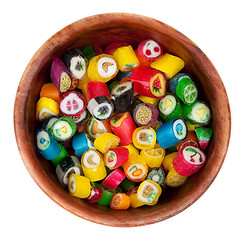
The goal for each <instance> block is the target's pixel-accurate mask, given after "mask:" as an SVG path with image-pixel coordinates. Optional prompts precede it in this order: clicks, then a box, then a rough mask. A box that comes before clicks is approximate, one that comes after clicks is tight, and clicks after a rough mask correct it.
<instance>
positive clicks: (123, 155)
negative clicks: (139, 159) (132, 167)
mask: <svg viewBox="0 0 244 240" xmlns="http://www.w3.org/2000/svg"><path fill="white" fill-rule="evenodd" d="M128 157H129V150H128V149H127V148H125V147H117V148H110V149H109V151H108V152H106V153H105V155H104V164H105V166H107V167H108V168H109V169H114V168H117V167H120V166H121V165H122V164H124V163H125V162H126V161H127V160H128Z"/></svg>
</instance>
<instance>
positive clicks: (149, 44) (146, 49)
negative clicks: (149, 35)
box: [138, 39, 163, 60]
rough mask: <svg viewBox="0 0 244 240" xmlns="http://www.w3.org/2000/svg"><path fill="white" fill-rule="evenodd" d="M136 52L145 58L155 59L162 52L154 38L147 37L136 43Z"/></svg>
mask: <svg viewBox="0 0 244 240" xmlns="http://www.w3.org/2000/svg"><path fill="white" fill-rule="evenodd" d="M138 53H139V54H140V56H141V57H142V58H145V59H147V60H156V59H157V58H158V57H159V56H160V55H162V54H163V51H162V47H161V46H160V45H159V44H158V43H157V42H156V41H154V40H152V39H148V40H145V41H142V42H140V43H139V45H138Z"/></svg>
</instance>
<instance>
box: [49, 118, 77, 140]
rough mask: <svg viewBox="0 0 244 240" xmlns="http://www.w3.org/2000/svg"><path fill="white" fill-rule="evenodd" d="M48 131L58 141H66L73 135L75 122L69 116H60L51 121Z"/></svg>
mask: <svg viewBox="0 0 244 240" xmlns="http://www.w3.org/2000/svg"><path fill="white" fill-rule="evenodd" d="M49 131H50V133H51V134H52V135H53V137H54V138H55V139H57V140H58V141H66V140H68V139H69V138H71V137H73V136H74V134H75V132H76V124H75V121H74V120H73V119H72V118H71V117H68V116H62V117H60V118H58V119H57V120H56V121H55V122H54V123H53V125H52V127H51V128H50V130H49Z"/></svg>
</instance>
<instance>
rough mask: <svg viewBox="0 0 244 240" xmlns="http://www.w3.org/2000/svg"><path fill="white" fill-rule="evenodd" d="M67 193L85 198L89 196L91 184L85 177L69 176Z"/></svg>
mask: <svg viewBox="0 0 244 240" xmlns="http://www.w3.org/2000/svg"><path fill="white" fill-rule="evenodd" d="M68 190H69V193H70V194H71V195H72V196H74V197H78V198H87V197H89V196H90V194H91V183H90V180H89V179H88V178H87V177H84V176H81V175H77V174H71V175H70V176H69V180H68Z"/></svg>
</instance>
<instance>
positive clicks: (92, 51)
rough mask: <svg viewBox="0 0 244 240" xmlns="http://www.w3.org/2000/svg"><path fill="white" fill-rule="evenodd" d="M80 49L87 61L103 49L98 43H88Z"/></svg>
mask: <svg viewBox="0 0 244 240" xmlns="http://www.w3.org/2000/svg"><path fill="white" fill-rule="evenodd" d="M81 51H82V53H83V54H84V56H85V57H86V59H87V60H88V61H89V60H90V59H92V58H93V57H95V56H97V55H99V54H102V53H103V50H102V49H101V48H100V47H99V46H98V45H89V46H87V47H85V48H84V49H82V50H81Z"/></svg>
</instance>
